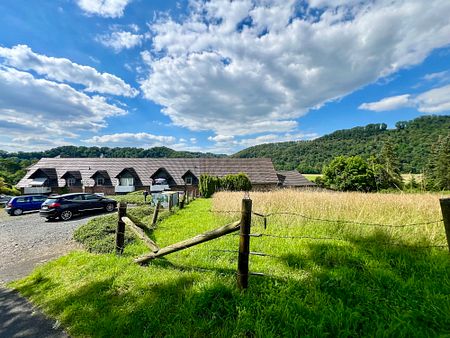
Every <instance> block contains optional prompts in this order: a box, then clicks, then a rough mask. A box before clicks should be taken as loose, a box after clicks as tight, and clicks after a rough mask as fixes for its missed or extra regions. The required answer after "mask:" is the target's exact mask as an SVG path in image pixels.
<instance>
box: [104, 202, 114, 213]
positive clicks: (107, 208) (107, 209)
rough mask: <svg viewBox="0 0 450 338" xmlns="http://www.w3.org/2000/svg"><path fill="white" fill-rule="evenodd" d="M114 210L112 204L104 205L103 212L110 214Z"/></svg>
mask: <svg viewBox="0 0 450 338" xmlns="http://www.w3.org/2000/svg"><path fill="white" fill-rule="evenodd" d="M114 209H115V206H114V204H113V203H108V204H107V205H106V207H105V210H106V211H108V212H111V211H113V210H114Z"/></svg>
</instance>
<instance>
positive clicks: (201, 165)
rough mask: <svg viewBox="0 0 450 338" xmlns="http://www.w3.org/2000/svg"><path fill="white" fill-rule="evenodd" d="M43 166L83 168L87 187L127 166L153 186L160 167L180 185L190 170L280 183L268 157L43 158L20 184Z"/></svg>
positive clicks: (114, 181) (59, 169) (63, 169)
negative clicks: (99, 175)
mask: <svg viewBox="0 0 450 338" xmlns="http://www.w3.org/2000/svg"><path fill="white" fill-rule="evenodd" d="M39 168H54V169H56V172H57V174H58V176H57V177H61V175H63V174H64V173H65V172H67V171H79V172H80V173H81V177H82V181H83V184H84V185H86V186H93V185H94V180H93V179H92V176H93V175H94V173H96V172H97V171H98V172H99V173H100V172H101V171H106V172H107V173H108V174H109V176H110V177H114V178H112V179H111V181H112V184H113V185H116V184H117V178H115V177H116V176H117V175H118V174H119V173H120V172H121V171H122V170H123V169H125V168H133V169H134V171H135V172H136V174H137V175H138V177H139V178H140V180H141V182H142V185H144V186H148V185H150V182H151V176H152V174H153V173H154V172H155V171H156V170H158V169H159V168H165V169H166V170H167V171H168V172H169V173H170V175H171V176H172V177H173V179H174V181H175V183H176V184H177V185H184V181H183V178H182V176H183V175H184V174H185V173H186V172H187V171H188V170H190V171H191V172H192V173H193V174H194V175H195V176H197V177H200V175H201V174H204V173H207V174H210V175H214V176H219V177H222V176H224V175H226V174H238V173H240V172H243V173H245V174H247V175H248V177H249V178H250V181H251V182H252V183H253V184H277V183H278V177H277V174H276V172H275V169H274V167H273V164H272V161H271V160H270V159H268V158H43V159H41V160H39V162H37V163H36V164H34V165H33V166H32V167H30V168H29V171H28V172H27V174H26V175H25V177H24V178H23V179H22V180H20V182H19V183H18V184H17V187H26V186H28V183H29V181H30V180H29V178H30V174H31V173H33V172H34V171H36V170H37V169H39ZM59 185H60V186H64V185H65V181H64V180H63V179H59Z"/></svg>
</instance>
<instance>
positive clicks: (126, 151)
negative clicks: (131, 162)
mask: <svg viewBox="0 0 450 338" xmlns="http://www.w3.org/2000/svg"><path fill="white" fill-rule="evenodd" d="M56 156H60V157H116V158H117V157H138V158H142V157H149V158H161V157H166V158H167V157H171V158H174V157H189V158H192V157H225V156H226V155H217V154H212V153H200V152H190V151H176V150H173V149H170V148H167V147H153V148H149V149H143V148H134V147H124V148H108V147H77V146H63V147H57V148H53V149H50V150H45V151H37V152H18V153H7V152H5V151H2V150H0V158H12V157H13V158H18V159H22V160H30V159H40V158H43V157H56Z"/></svg>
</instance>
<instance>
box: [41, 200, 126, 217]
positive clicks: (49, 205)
mask: <svg viewBox="0 0 450 338" xmlns="http://www.w3.org/2000/svg"><path fill="white" fill-rule="evenodd" d="M116 207H117V202H116V201H114V200H112V199H110V198H105V197H103V196H99V195H95V194H85V193H73V194H64V195H59V196H51V197H49V198H47V200H46V201H45V202H44V203H43V204H42V206H41V210H40V211H39V214H40V215H41V216H42V217H45V218H47V219H56V218H60V219H61V220H63V221H68V220H69V219H71V218H72V217H73V216H74V215H76V214H81V213H85V212H89V211H95V210H105V211H113V210H114V209H115V208H116Z"/></svg>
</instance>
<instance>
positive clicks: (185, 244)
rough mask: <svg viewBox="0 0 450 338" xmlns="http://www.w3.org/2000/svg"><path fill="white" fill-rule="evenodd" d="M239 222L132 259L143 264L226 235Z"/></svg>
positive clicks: (233, 230) (234, 228)
mask: <svg viewBox="0 0 450 338" xmlns="http://www.w3.org/2000/svg"><path fill="white" fill-rule="evenodd" d="M240 224H241V221H237V222H234V223H231V224H227V225H224V226H222V227H220V228H217V229H215V230H211V231H207V232H204V233H203V234H200V235H197V236H195V237H192V238H190V239H186V240H184V241H181V242H178V243H175V244H172V245H169V246H166V247H164V248H162V249H160V250H159V251H158V252H156V253H150V254H147V255H145V256H141V257H139V258H137V259H135V260H134V261H135V262H136V263H139V264H143V263H146V262H148V261H150V260H152V259H155V258H158V257H162V256H165V255H168V254H170V253H173V252H177V251H180V250H183V249H187V248H189V247H191V246H194V245H197V244H200V243H204V242H207V241H210V240H212V239H216V238H218V237H221V236H224V235H227V234H229V233H232V232H235V231H238V230H239V229H240Z"/></svg>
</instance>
